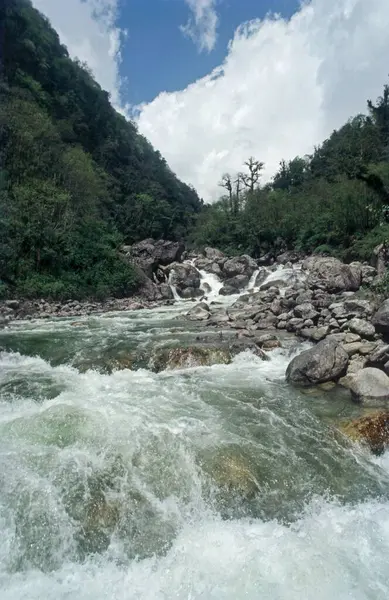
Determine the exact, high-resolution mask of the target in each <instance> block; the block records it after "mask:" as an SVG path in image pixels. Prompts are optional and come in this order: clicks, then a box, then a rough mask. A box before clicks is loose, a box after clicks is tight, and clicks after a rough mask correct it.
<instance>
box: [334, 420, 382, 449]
mask: <svg viewBox="0 0 389 600" xmlns="http://www.w3.org/2000/svg"><path fill="white" fill-rule="evenodd" d="M340 430H341V431H342V432H343V433H344V434H345V435H346V436H347V437H349V438H351V439H352V440H354V441H355V442H363V443H365V444H367V445H368V446H369V448H370V450H371V451H372V452H374V453H375V454H381V453H382V452H384V451H385V450H386V449H387V448H388V447H389V412H380V413H377V414H375V415H369V416H367V417H361V418H360V419H356V420H355V421H352V422H351V423H347V424H345V425H341V426H340Z"/></svg>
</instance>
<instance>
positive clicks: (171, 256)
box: [121, 238, 185, 279]
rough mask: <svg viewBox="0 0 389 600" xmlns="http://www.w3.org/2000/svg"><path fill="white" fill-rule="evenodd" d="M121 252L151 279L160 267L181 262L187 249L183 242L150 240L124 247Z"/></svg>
mask: <svg viewBox="0 0 389 600" xmlns="http://www.w3.org/2000/svg"><path fill="white" fill-rule="evenodd" d="M121 250H122V253H123V254H125V255H126V257H127V258H128V259H129V260H131V261H132V262H133V263H134V264H135V265H137V266H138V267H139V268H140V269H142V271H143V272H144V273H145V274H146V275H147V277H149V278H150V279H151V278H152V276H153V273H155V272H156V271H157V269H158V267H159V266H167V265H170V264H171V263H173V262H176V261H180V260H181V257H182V254H183V252H184V250H185V247H184V244H182V243H181V242H170V241H167V240H158V241H156V240H153V239H152V238H149V239H147V240H142V241H141V242H137V243H136V244H133V245H132V246H123V247H122V249H121Z"/></svg>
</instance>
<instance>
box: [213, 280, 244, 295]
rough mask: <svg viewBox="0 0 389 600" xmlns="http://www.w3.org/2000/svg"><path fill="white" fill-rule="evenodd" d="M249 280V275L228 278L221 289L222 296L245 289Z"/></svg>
mask: <svg viewBox="0 0 389 600" xmlns="http://www.w3.org/2000/svg"><path fill="white" fill-rule="evenodd" d="M248 282H249V277H248V275H235V277H231V278H230V279H226V280H225V282H224V285H223V287H222V288H221V290H220V292H219V293H220V294H221V295H222V296H230V295H232V294H236V293H237V292H239V291H240V290H242V289H244V288H245V287H246V285H247V284H248Z"/></svg>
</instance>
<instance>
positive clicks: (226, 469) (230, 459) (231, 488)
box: [201, 445, 260, 499]
mask: <svg viewBox="0 0 389 600" xmlns="http://www.w3.org/2000/svg"><path fill="white" fill-rule="evenodd" d="M201 466H202V468H203V469H204V470H205V471H206V472H207V473H208V475H209V476H210V477H211V479H212V481H213V482H214V483H215V484H216V485H217V486H218V487H219V488H222V489H224V490H225V491H226V492H228V493H229V494H237V495H239V496H241V497H242V498H244V499H251V498H253V497H254V496H255V495H256V494H257V493H258V492H259V491H260V486H259V482H258V480H257V472H256V471H257V467H256V465H255V463H254V462H253V461H252V459H251V458H250V457H249V456H247V455H246V454H245V453H244V452H243V451H242V449H241V448H239V447H238V446H235V445H232V446H229V447H226V448H222V449H220V450H218V451H216V453H215V454H214V455H213V456H212V457H211V458H210V459H208V460H203V461H202V464H201Z"/></svg>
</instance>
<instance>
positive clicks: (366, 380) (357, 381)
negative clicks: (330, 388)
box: [350, 367, 389, 405]
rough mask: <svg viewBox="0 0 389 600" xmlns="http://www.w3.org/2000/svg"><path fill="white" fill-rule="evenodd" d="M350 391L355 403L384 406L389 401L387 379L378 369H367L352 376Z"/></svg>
mask: <svg viewBox="0 0 389 600" xmlns="http://www.w3.org/2000/svg"><path fill="white" fill-rule="evenodd" d="M350 390H351V394H352V397H353V399H354V400H355V401H356V402H360V403H363V404H372V405H382V404H384V405H385V404H387V403H388V401H389V377H388V376H387V375H386V374H385V373H384V372H383V371H380V370H379V369H375V368H374V367H367V368H365V369H361V370H360V371H358V372H357V373H356V374H355V375H354V376H353V379H352V381H351V385H350Z"/></svg>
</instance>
